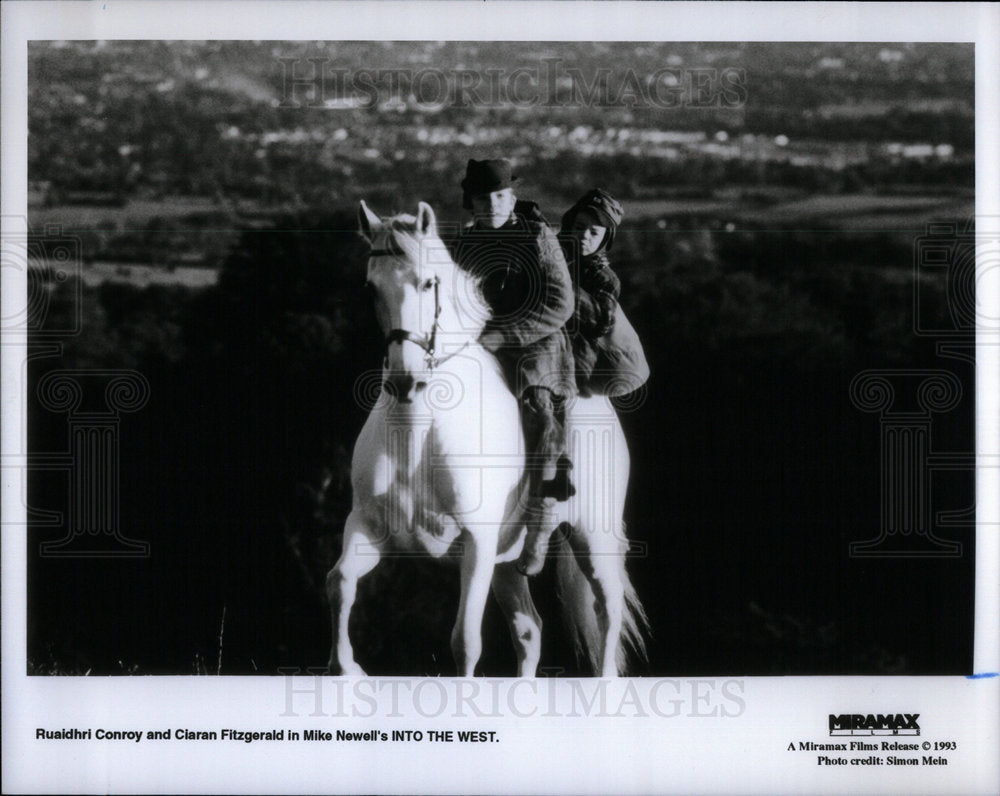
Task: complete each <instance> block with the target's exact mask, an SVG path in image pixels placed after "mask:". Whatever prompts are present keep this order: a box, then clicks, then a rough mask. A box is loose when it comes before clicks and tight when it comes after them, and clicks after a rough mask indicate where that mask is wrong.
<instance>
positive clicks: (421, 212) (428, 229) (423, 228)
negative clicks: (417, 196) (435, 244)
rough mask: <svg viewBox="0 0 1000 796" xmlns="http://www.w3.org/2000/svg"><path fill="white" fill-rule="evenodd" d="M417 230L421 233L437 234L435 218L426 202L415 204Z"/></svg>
mask: <svg viewBox="0 0 1000 796" xmlns="http://www.w3.org/2000/svg"><path fill="white" fill-rule="evenodd" d="M417 232H419V233H420V234H421V235H436V234H437V218H436V217H435V215H434V210H433V209H432V208H431V206H430V205H429V204H427V202H421V203H420V204H419V205H417Z"/></svg>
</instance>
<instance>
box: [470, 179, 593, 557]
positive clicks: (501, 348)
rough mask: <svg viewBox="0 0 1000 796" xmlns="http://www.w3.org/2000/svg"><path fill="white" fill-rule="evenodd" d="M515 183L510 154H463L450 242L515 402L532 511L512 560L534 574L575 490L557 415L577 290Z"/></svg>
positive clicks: (568, 384)
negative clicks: (463, 221) (483, 307)
mask: <svg viewBox="0 0 1000 796" xmlns="http://www.w3.org/2000/svg"><path fill="white" fill-rule="evenodd" d="M516 181H517V177H513V176H511V169H510V163H509V162H508V161H507V160H469V162H468V165H467V166H466V172H465V179H464V180H462V204H463V207H465V209H466V210H469V211H470V212H471V213H472V215H473V221H472V223H471V225H469V226H468V227H466V229H465V230H464V231H463V233H462V235H461V236H460V237H459V239H458V241H457V243H456V257H455V260H456V262H457V263H458V264H459V266H461V267H462V268H464V269H466V270H468V271H470V272H471V273H472V274H474V275H475V276H476V277H477V278H478V279H479V282H480V288H481V290H482V293H483V298H484V299H485V301H486V303H487V305H488V306H489V307H490V310H491V318H490V320H489V321H488V322H487V323H486V326H485V328H484V330H483V334H482V336H481V337H480V342H481V343H482V344H483V346H484V347H485V348H487V349H488V350H489V351H491V352H493V353H494V354H495V355H496V357H497V359H498V361H499V362H500V364H501V366H502V367H503V368H504V372H505V373H506V374H507V379H508V383H509V384H510V385H511V388H512V389H513V390H514V394H515V395H517V396H518V399H519V401H520V405H521V420H522V424H523V426H524V434H525V442H526V446H527V453H528V462H529V468H530V470H529V477H530V481H529V496H530V500H531V506H530V507H529V509H530V512H531V515H530V519H529V521H528V536H527V538H526V540H525V544H524V550H523V552H522V553H521V557H520V559H519V560H518V562H517V566H518V569H519V570H520V571H521V572H523V573H524V574H525V575H535V574H537V573H538V572H540V571H541V569H542V566H543V565H544V563H545V554H546V551H547V549H548V541H549V537H550V536H551V534H552V531H553V530H554V529H555V520H554V508H555V503H556V501H557V500H567V499H569V498H570V497H571V496H572V495H573V494H575V492H576V490H575V489H574V487H573V485H572V483H571V482H570V480H569V477H568V471H569V469H570V468H571V467H572V464H571V463H570V461H569V459H568V457H567V456H566V454H565V448H566V441H565V430H564V428H563V424H562V422H560V420H559V418H558V416H557V415H558V413H560V412H562V411H564V408H565V402H566V399H567V398H569V397H572V396H573V395H574V394H575V392H576V379H575V377H574V374H573V350H572V345H571V343H570V339H569V335H568V333H567V331H566V329H565V325H566V322H567V321H568V320H569V319H570V318H571V317H572V316H573V311H574V295H573V284H572V281H571V280H570V276H569V270H568V269H567V267H566V260H565V259H564V257H563V253H562V250H561V248H560V246H559V242H558V240H557V239H556V237H555V235H554V234H553V232H552V230H550V229H549V227H548V224H546V222H545V218H544V217H543V216H542V214H541V211H540V210H539V209H538V205H537V204H535V203H534V202H526V201H521V200H519V199H518V198H517V197H516V196H515V194H514V190H513V185H514V183H515V182H516Z"/></svg>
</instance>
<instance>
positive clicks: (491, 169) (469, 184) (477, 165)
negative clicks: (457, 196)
mask: <svg viewBox="0 0 1000 796" xmlns="http://www.w3.org/2000/svg"><path fill="white" fill-rule="evenodd" d="M515 182H517V177H511V176H510V161H509V160H504V159H503V158H500V159H497V160H473V159H471V158H470V159H469V162H468V164H467V165H466V167H465V179H464V180H462V199H463V204H464V205H465V208H466V209H469V208H470V207H471V206H472V205H471V202H470V199H471V198H472V197H473V196H478V195H479V194H484V193H493V192H494V191H502V190H503V189H504V188H510V187H511V185H513V184H514V183H515Z"/></svg>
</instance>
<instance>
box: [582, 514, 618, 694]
mask: <svg viewBox="0 0 1000 796" xmlns="http://www.w3.org/2000/svg"><path fill="white" fill-rule="evenodd" d="M582 538H583V534H581V533H579V532H574V533H572V534H570V546H571V547H572V548H573V553H574V554H575V556H576V561H577V564H578V565H579V566H580V570H581V571H582V572H583V574H584V576H586V578H587V580H588V581H589V582H590V587H591V589H593V591H594V612H595V614H596V615H597V628H598V632H599V633H600V643H601V666H600V669H601V671H600V675H601V677H617V676H618V661H617V657H618V656H617V653H618V640H619V637H620V636H621V631H622V619H623V615H624V611H625V584H624V583H623V582H622V568H621V564H620V563H619V557H618V556H617V555H608V554H604V555H602V554H600V553H596V554H595V551H593V550H592V549H590V547H589V546H587V545H584V544H583V543H582ZM595 674H596V672H595Z"/></svg>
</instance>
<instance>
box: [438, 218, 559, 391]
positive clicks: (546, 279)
mask: <svg viewBox="0 0 1000 796" xmlns="http://www.w3.org/2000/svg"><path fill="white" fill-rule="evenodd" d="M455 262H457V263H458V265H459V266H460V267H461V268H464V269H465V270H467V271H469V272H470V273H472V274H473V275H474V276H476V277H477V278H478V279H479V280H480V286H481V290H482V293H483V298H484V299H485V301H486V303H487V304H488V305H489V307H490V310H491V311H492V317H491V318H490V320H489V321H487V323H486V326H485V328H484V330H483V335H482V337H481V338H480V342H482V344H483V345H484V346H485V347H486V348H487V349H489V350H490V351H492V352H494V353H495V354H496V356H497V359H498V360H499V361H500V363H501V365H502V366H503V367H504V371H505V373H506V374H507V378H508V380H509V382H510V385H511V388H512V389H513V390H514V392H515V394H517V395H518V396H520V395H521V394H522V393H523V392H524V390H525V388H526V387H529V386H542V387H548V388H549V389H551V390H552V391H553V392H555V393H556V394H559V395H564V396H571V395H573V394H575V392H576V379H575V377H574V374H573V351H572V346H571V344H570V340H569V334H568V332H567V331H566V329H565V325H566V322H567V321H569V320H570V318H572V317H573V311H574V296H573V283H572V281H571V280H570V276H569V269H568V268H567V267H566V260H565V259H564V257H563V253H562V249H561V248H560V246H559V242H558V240H557V239H556V236H555V234H554V233H553V232H552V230H551V229H549V226H548V224H546V223H545V219H544V217H543V216H542V214H541V212H540V211H539V209H538V206H537V205H536V204H535V203H533V202H522V201H518V202H517V203H516V204H515V206H514V216H513V218H512V220H511V221H509V222H508V223H507V224H505V225H504V226H503V227H500V229H481V228H478V227H475V226H472V227H468V228H466V229H465V230H464V231H463V232H462V234H461V235H460V236H459V238H458V240H457V241H456V243H455Z"/></svg>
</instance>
